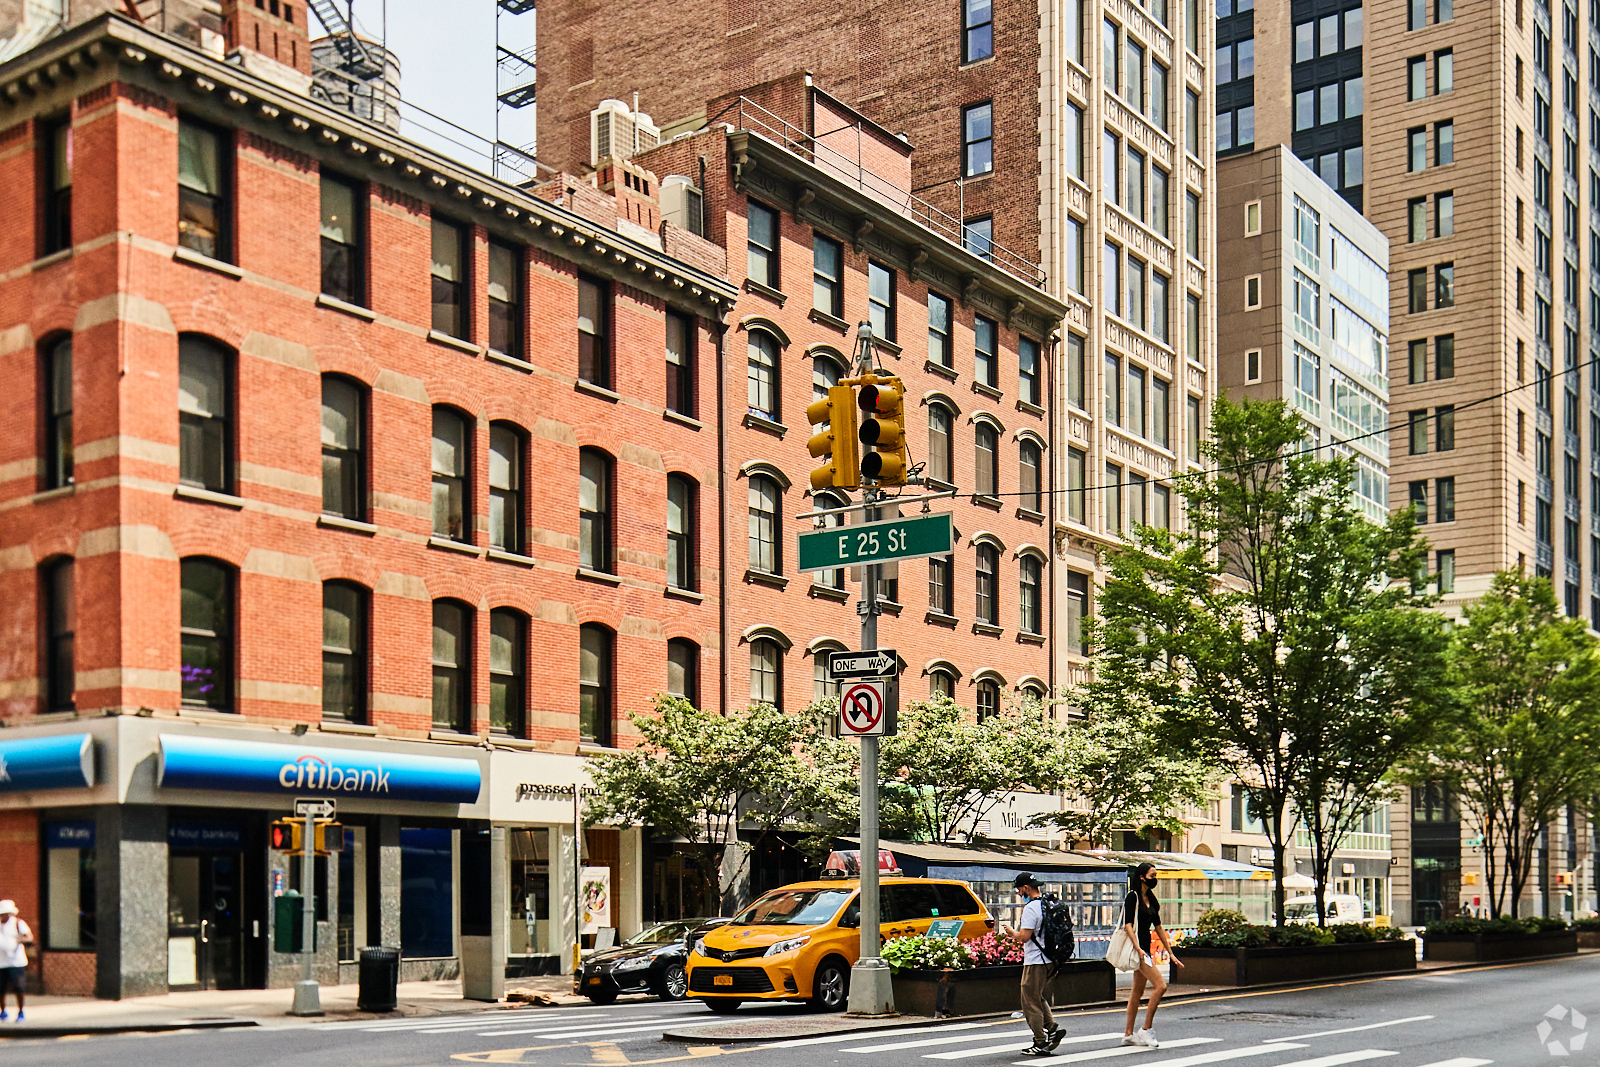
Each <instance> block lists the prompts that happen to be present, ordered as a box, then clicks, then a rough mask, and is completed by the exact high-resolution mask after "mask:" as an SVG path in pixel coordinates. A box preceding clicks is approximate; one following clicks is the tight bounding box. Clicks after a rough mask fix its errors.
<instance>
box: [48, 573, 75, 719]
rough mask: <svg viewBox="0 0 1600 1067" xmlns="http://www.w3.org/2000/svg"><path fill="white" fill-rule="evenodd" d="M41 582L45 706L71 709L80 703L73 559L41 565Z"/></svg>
mask: <svg viewBox="0 0 1600 1067" xmlns="http://www.w3.org/2000/svg"><path fill="white" fill-rule="evenodd" d="M39 586H40V590H39V591H40V594H41V597H40V601H41V607H42V609H43V610H42V611H41V612H40V615H41V622H42V623H43V630H44V710H45V711H71V710H72V709H73V708H74V707H76V706H77V705H76V703H75V701H74V698H75V697H76V689H77V668H76V666H75V663H76V661H75V658H74V656H73V648H72V640H73V636H74V634H75V633H76V631H77V629H78V605H77V599H76V597H75V596H74V593H73V584H72V560H71V559H70V558H69V559H56V560H51V561H50V562H49V563H46V564H45V565H44V566H43V567H41V568H39Z"/></svg>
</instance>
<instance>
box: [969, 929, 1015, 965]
mask: <svg viewBox="0 0 1600 1067" xmlns="http://www.w3.org/2000/svg"><path fill="white" fill-rule="evenodd" d="M966 946H967V951H968V952H970V953H971V954H972V965H973V966H974V967H1000V966H1004V965H1006V964H1008V963H1021V962H1022V946H1021V945H1019V944H1017V942H1016V941H1015V940H1013V939H1012V938H1009V937H1001V936H1000V935H999V934H996V933H992V932H991V933H987V934H984V935H983V936H982V937H975V938H973V939H972V940H970V941H968V942H966Z"/></svg>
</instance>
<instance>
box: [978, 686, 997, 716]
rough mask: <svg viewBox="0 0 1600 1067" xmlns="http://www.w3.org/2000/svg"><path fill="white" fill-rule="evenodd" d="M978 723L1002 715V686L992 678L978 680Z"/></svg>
mask: <svg viewBox="0 0 1600 1067" xmlns="http://www.w3.org/2000/svg"><path fill="white" fill-rule="evenodd" d="M977 710H978V721H979V722H983V721H984V720H985V719H991V718H993V717H994V716H996V715H998V714H1000V685H999V683H998V682H996V681H995V680H994V679H992V678H980V679H979V680H978V709H977Z"/></svg>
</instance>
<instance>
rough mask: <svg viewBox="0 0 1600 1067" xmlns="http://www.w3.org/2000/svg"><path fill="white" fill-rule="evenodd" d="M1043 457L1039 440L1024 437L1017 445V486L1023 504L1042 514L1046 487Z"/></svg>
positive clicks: (1030, 509) (1028, 508)
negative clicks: (1043, 474) (1044, 483)
mask: <svg viewBox="0 0 1600 1067" xmlns="http://www.w3.org/2000/svg"><path fill="white" fill-rule="evenodd" d="M1043 459H1044V457H1043V454H1042V453H1041V452H1040V450H1039V445H1038V443H1037V442H1035V441H1030V440H1028V439H1026V438H1024V439H1023V441H1022V443H1021V444H1019V445H1018V446H1017V470H1018V475H1017V482H1018V485H1017V488H1018V490H1020V492H1021V494H1022V499H1021V505H1022V507H1024V508H1026V509H1027V510H1029V511H1033V512H1038V513H1041V514H1042V513H1043V512H1044V489H1043V485H1042V479H1041V477H1040V471H1041V469H1042V468H1043V466H1044V463H1043Z"/></svg>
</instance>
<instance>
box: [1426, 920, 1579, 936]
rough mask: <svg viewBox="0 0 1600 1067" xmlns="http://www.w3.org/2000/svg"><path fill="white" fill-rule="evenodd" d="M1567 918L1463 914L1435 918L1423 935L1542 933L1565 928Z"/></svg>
mask: <svg viewBox="0 0 1600 1067" xmlns="http://www.w3.org/2000/svg"><path fill="white" fill-rule="evenodd" d="M1566 928H1567V922H1566V920H1565V919H1554V918H1547V917H1544V916H1536V917H1533V918H1527V919H1513V918H1511V917H1510V916H1509V915H1502V916H1501V917H1500V918H1498V919H1475V918H1472V917H1471V916H1466V915H1463V916H1461V917H1460V918H1456V919H1435V920H1434V921H1433V922H1431V923H1429V924H1428V928H1427V929H1426V930H1424V931H1423V934H1422V936H1423V937H1438V936H1439V935H1441V934H1480V933H1482V934H1542V933H1550V932H1555V931H1561V930H1565V929H1566Z"/></svg>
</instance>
